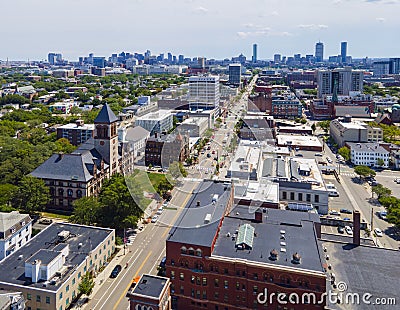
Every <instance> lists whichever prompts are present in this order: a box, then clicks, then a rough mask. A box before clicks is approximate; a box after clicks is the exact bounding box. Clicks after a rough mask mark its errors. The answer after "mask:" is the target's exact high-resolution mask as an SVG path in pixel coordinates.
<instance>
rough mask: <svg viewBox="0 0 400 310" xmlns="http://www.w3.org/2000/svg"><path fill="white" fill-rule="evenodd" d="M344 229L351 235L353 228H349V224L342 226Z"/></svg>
mask: <svg viewBox="0 0 400 310" xmlns="http://www.w3.org/2000/svg"><path fill="white" fill-rule="evenodd" d="M344 230H345V231H346V233H347V234H348V235H350V236H352V235H353V229H351V227H350V226H345V227H344Z"/></svg>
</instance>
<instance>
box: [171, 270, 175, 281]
mask: <svg viewBox="0 0 400 310" xmlns="http://www.w3.org/2000/svg"><path fill="white" fill-rule="evenodd" d="M171 279H172V280H173V279H175V271H173V270H171Z"/></svg>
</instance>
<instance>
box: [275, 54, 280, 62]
mask: <svg viewBox="0 0 400 310" xmlns="http://www.w3.org/2000/svg"><path fill="white" fill-rule="evenodd" d="M280 62H281V54H275V55H274V63H276V64H278V63H280Z"/></svg>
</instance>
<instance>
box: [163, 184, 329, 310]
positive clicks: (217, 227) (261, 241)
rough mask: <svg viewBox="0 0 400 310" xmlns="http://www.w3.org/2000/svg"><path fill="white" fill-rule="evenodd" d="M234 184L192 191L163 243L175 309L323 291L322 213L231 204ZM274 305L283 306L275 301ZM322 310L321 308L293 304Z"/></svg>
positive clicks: (244, 305) (249, 304)
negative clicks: (320, 242)
mask: <svg viewBox="0 0 400 310" xmlns="http://www.w3.org/2000/svg"><path fill="white" fill-rule="evenodd" d="M233 191H234V188H233V185H231V184H227V183H222V182H218V181H205V182H203V183H202V184H201V185H199V187H198V188H197V189H195V190H194V192H193V195H192V197H191V199H190V200H189V202H188V203H187V204H186V206H185V209H184V210H183V211H182V213H181V215H180V217H179V218H178V220H177V221H176V223H175V227H173V228H172V229H171V231H170V233H169V236H168V238H167V241H166V255H167V256H166V257H167V260H166V274H167V276H168V277H169V278H170V279H171V295H172V307H173V308H174V309H200V308H202V309H213V310H222V309H223V310H225V309H229V310H232V309H265V307H266V305H262V304H260V303H259V302H258V301H257V296H258V294H259V293H263V292H265V289H267V290H268V293H269V294H270V293H275V294H277V293H278V292H279V293H283V294H286V296H288V295H289V294H290V293H294V292H295V293H298V294H299V295H301V294H302V293H314V294H315V296H316V298H317V299H319V298H320V297H321V295H322V294H323V293H324V292H325V288H326V275H325V271H324V262H323V258H322V254H321V253H322V250H321V248H320V244H319V241H318V237H319V236H320V222H319V217H318V215H317V214H311V213H304V212H295V211H285V210H276V209H263V210H261V209H260V208H252V207H249V206H235V207H233ZM267 306H268V307H271V308H272V309H280V308H282V309H283V308H284V307H283V306H280V305H279V304H278V303H277V302H276V301H273V302H272V304H268V305H267ZM290 308H291V309H304V308H307V309H320V308H323V305H321V304H319V305H312V304H307V305H306V306H305V305H304V304H303V305H294V304H290Z"/></svg>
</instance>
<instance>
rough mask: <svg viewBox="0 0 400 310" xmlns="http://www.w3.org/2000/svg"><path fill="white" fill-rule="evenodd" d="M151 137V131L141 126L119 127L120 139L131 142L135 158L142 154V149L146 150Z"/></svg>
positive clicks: (130, 145)
mask: <svg viewBox="0 0 400 310" xmlns="http://www.w3.org/2000/svg"><path fill="white" fill-rule="evenodd" d="M149 137H150V132H149V131H148V130H146V129H144V128H142V127H140V126H136V127H129V128H126V127H121V128H119V129H118V140H119V141H120V142H123V143H128V144H129V147H130V148H132V150H133V156H134V157H135V158H136V157H138V156H140V155H141V152H142V151H143V152H144V149H145V147H146V141H147V139H148V138H149Z"/></svg>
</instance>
